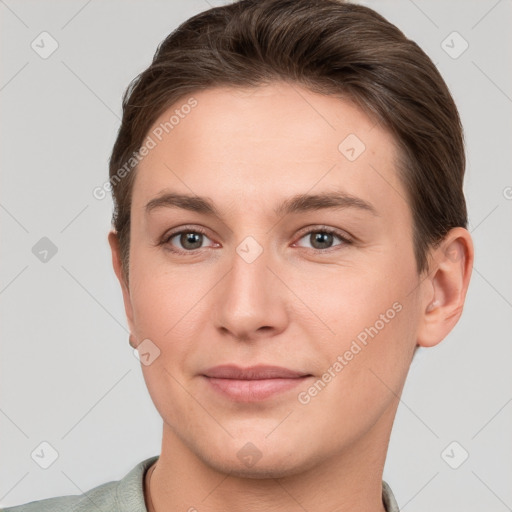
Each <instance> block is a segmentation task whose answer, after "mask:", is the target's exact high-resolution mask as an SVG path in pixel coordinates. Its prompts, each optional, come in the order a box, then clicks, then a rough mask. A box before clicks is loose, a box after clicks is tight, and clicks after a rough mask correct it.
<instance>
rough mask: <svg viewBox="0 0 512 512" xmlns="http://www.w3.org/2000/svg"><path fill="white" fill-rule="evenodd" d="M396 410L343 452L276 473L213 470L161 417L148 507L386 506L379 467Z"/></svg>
mask: <svg viewBox="0 0 512 512" xmlns="http://www.w3.org/2000/svg"><path fill="white" fill-rule="evenodd" d="M394 414H395V410H394V408H393V410H390V411H388V412H387V413H386V414H384V415H383V416H382V417H381V418H380V419H379V422H377V423H376V424H375V425H374V427H373V428H372V429H371V430H370V431H369V432H368V433H367V434H366V435H365V436H363V437H361V438H360V439H358V440H357V441H356V442H354V443H352V444H351V445H350V447H349V448H348V449H345V450H343V451H342V452H341V453H336V454H334V455H333V456H332V457H330V458H329V459H327V460H325V459H323V460H322V461H321V462H320V463H317V464H313V465H312V466H311V467H309V468H308V469H306V470H304V471H301V472H298V473H295V474H290V475H285V476H282V477H279V478H273V477H269V478H243V477H239V476H234V475H229V474H226V473H221V472H219V471H216V470H215V469H214V468H212V467H211V466H209V465H208V464H207V462H206V461H203V460H201V459H200V458H199V457H197V456H196V455H195V454H194V453H193V452H192V451H191V450H189V449H188V447H187V446H186V445H185V444H184V443H183V442H182V441H181V439H179V438H178V437H177V436H176V435H175V434H174V432H173V431H172V430H171V429H170V428H169V427H168V426H167V425H166V424H165V423H164V429H163V438H162V452H161V455H160V458H159V459H158V461H157V463H156V465H155V466H154V471H153V472H152V474H151V475H150V474H149V473H150V472H149V471H148V474H147V476H148V477H149V476H150V477H151V485H150V486H149V489H150V499H148V502H149V503H148V512H174V511H176V512H177V511H190V512H194V511H198V510H200V511H201V512H221V511H222V512H224V511H226V510H247V511H250V512H260V511H261V512H263V511H265V512H283V511H292V510H298V509H302V510H315V512H327V511H334V510H335V511H336V512H348V511H353V510H358V512H385V508H384V505H383V503H382V472H383V468H384V461H385V458H386V452H387V446H388V443H389V436H390V432H391V426H392V422H393V418H394ZM152 469H153V468H152ZM146 484H147V482H146Z"/></svg>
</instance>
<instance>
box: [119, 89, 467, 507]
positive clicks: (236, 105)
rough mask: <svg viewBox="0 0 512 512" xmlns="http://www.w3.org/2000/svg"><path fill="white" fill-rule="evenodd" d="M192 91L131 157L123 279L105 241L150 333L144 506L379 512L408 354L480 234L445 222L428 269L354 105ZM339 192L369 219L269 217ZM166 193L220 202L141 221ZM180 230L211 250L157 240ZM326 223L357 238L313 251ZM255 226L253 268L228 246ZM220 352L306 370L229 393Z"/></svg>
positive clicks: (446, 304) (435, 339)
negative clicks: (242, 396)
mask: <svg viewBox="0 0 512 512" xmlns="http://www.w3.org/2000/svg"><path fill="white" fill-rule="evenodd" d="M194 98H196V99H197V102H198V105H197V107H195V108H194V109H193V110H192V112H191V113H190V114H189V115H188V116H186V117H185V118H184V119H182V120H181V121H180V123H179V125H177V126H175V127H174V129H173V130H172V131H171V132H170V133H169V134H168V135H167V136H166V137H164V138H163V140H162V141H161V142H160V143H159V144H158V145H157V146H156V147H155V148H154V149H153V150H151V152H150V153H149V155H148V156H147V157H145V158H144V160H143V161H142V162H141V163H140V164H139V167H138V169H137V175H136V180H135V184H134V189H133V201H132V209H131V246H130V264H129V285H128V284H127V283H126V282H125V281H124V279H123V277H122V264H121V260H120V253H119V245H118V240H117V237H116V235H115V233H114V232H111V233H110V234H109V242H110V245H111V248H112V258H113V265H114V269H115V272H116V274H117V276H118V278H119V281H120V284H121V288H122V292H123V298H124V305H125V309H126V314H127V318H128V322H129V327H130V330H131V333H132V334H133V339H134V344H135V345H137V344H138V343H141V342H142V341H143V340H145V339H150V340H151V341H152V342H153V343H154V344H155V345H156V346H158V348H159V350H160V355H159V357H157V358H156V359H155V360H154V361H153V362H152V363H151V364H150V365H147V366H145V365H142V371H143V374H144V378H145V381H146V384H147V386H148V390H149V393H150V395H151V398H152V400H153V402H154V404H155V406H156V408H157V409H158V411H159V413H160V415H161V416H162V419H163V437H162V450H161V455H160V458H159V460H158V461H157V463H156V466H155V469H154V472H153V474H152V477H151V484H150V486H149V490H150V493H151V502H152V506H149V510H150V512H151V511H152V510H155V511H158V512H160V511H164V510H165V511H171V510H172V511H178V510H180V511H183V510H189V509H190V508H191V507H195V508H196V509H197V510H200V511H211V512H214V511H226V510H247V511H281V512H282V511H295V510H297V511H299V510H304V509H306V510H315V511H316V512H323V511H333V510H336V511H340V512H341V511H349V510H350V511H353V510H359V511H361V512H364V511H372V512H375V511H383V510H384V506H383V504H382V498H381V493H382V487H381V481H382V471H383V466H384V461H385V457H386V451H387V447H388V442H389V436H390V432H391V427H392V424H393V420H394V417H395V413H396V409H397V405H398V397H399V396H400V394H401V392H402V388H403V385H404V382H405V379H406V376H407V372H408V369H409V366H410V363H411V359H412V356H413V352H414V349H415V347H416V346H423V347H430V346H433V345H436V344H437V343H439V342H440V341H441V340H442V339H443V338H444V337H445V336H446V335H447V334H448V333H449V332H450V330H451V329H452V328H453V327H454V325H455V324H456V322H457V321H458V319H459V317H460V314H461V312H462V307H463V304H464V300H465V296H466V291H467V287H468V284H469V279H470V274H471V268H472V263H473V246H472V241H471V237H470V235H469V233H468V232H467V231H466V230H465V229H462V228H456V229H453V230H451V231H450V232H449V233H448V234H447V236H446V237H445V239H444V240H443V242H442V244H441V245H440V246H439V247H438V248H437V249H436V250H432V251H431V254H430V255H429V261H430V265H431V267H430V272H429V273H428V274H427V273H425V274H424V275H418V273H417V271H416V262H415V258H414V253H413V244H412V233H413V231H412V229H413V225H412V217H411V212H410V208H409V206H408V204H407V203H406V201H405V200H404V197H406V192H405V190H404V188H403V186H402V184H401V183H400V181H399V179H398V176H397V172H396V167H395V164H394V161H395V157H396V147H395V143H394V139H393V137H392V136H391V135H390V134H389V133H388V132H387V131H386V130H384V129H383V128H382V127H381V126H380V125H376V124H375V123H374V122H372V121H371V120H370V119H369V118H368V117H367V116H366V115H365V114H364V113H363V112H362V111H361V110H359V109H358V108H357V107H356V106H354V105H353V104H351V103H350V102H348V101H346V100H341V99H339V98H334V97H330V96H323V95H318V94H315V93H312V92H309V91H307V90H305V89H303V88H301V87H299V86H298V85H293V86H292V85H290V84H286V83H274V84H271V85H267V86H264V87H263V86H262V87H257V88H253V89H233V88H227V87H218V88H213V89H209V90H205V91H200V92H198V93H197V94H194ZM185 101H186V98H185V100H184V101H183V103H185ZM180 104H181V103H180ZM177 107H179V105H174V106H173V107H171V108H170V109H169V110H168V111H167V112H165V113H164V114H162V116H161V117H160V118H159V119H158V120H157V121H156V122H155V125H154V126H158V125H159V124H160V122H163V121H165V120H168V119H169V117H170V115H172V113H173V111H174V110H175V109H176V108H177ZM349 134H356V135H357V137H358V138H359V139H360V140H361V141H363V142H364V144H365V146H366V149H365V151H364V152H363V153H362V154H361V155H360V156H359V157H358V158H357V159H356V160H355V161H353V162H351V161H349V160H348V159H347V158H345V156H344V155H343V154H342V153H341V152H340V151H339V150H338V145H339V144H340V142H342V141H343V140H344V139H345V137H347V135H349ZM340 190H341V191H343V192H344V193H346V194H350V195H352V196H356V197H358V198H360V199H362V200H364V201H366V202H368V203H371V205H373V207H374V208H375V210H376V215H374V214H372V213H371V212H369V211H366V210H362V209H358V208H355V207H346V208H330V209H322V210H318V211H306V212H299V213H291V214H288V215H285V216H276V215H275V213H274V208H276V207H278V206H279V205H281V204H282V203H283V201H285V200H286V199H287V198H289V197H291V196H293V195H295V194H319V193H322V192H333V191H340ZM162 191H167V192H169V191H173V192H177V193H184V194H192V195H197V196H206V197H209V198H210V199H211V201H212V202H213V203H214V205H215V206H216V208H217V209H218V210H219V212H220V215H221V216H220V217H216V216H211V215H206V214H204V213H199V212H192V211H188V210H185V209H181V208H168V207H167V208H166V207H161V208H157V209H154V210H153V211H152V212H151V213H150V214H147V213H146V212H145V205H146V204H147V203H148V202H149V201H150V200H151V199H153V198H155V197H156V196H158V195H159V194H161V193H162ZM184 226H186V229H187V230H188V231H189V232H190V231H192V232H194V228H203V229H204V230H205V231H206V233H207V234H206V237H204V238H203V239H202V241H203V242H202V248H201V249H193V250H190V249H188V251H189V252H186V251H187V248H188V247H190V246H186V245H185V246H184V245H183V240H182V241H181V243H180V237H179V236H177V237H174V238H172V239H171V240H170V241H168V242H166V243H164V244H162V245H159V244H158V242H159V241H160V240H161V239H162V238H164V235H166V234H169V233H170V232H171V229H173V228H180V227H184ZM322 227H328V228H333V229H336V230H339V231H340V232H341V234H342V235H343V234H347V235H349V236H350V237H352V240H353V243H343V242H342V241H341V239H338V238H337V237H336V236H334V237H333V238H332V241H331V247H329V244H328V243H327V244H325V245H324V246H320V248H318V247H319V246H318V244H317V245H314V244H315V238H314V233H315V232H318V231H320V232H322ZM177 230H179V229H177ZM312 233H313V234H312ZM248 236H251V237H253V238H254V239H255V240H256V241H257V242H258V244H259V245H260V246H261V248H262V249H263V252H262V253H261V254H260V255H259V257H258V258H256V259H255V260H254V261H253V262H252V263H248V262H247V261H245V260H244V259H243V258H242V257H241V256H240V255H239V254H238V253H237V251H236V248H237V247H238V246H239V244H240V243H241V242H242V241H243V240H244V239H245V238H246V237H248ZM329 240H330V239H329ZM185 244H186V240H185ZM322 247H325V248H322ZM171 248H174V249H176V250H178V251H179V250H181V251H182V252H183V253H184V254H178V253H173V252H171V250H170V249H171ZM397 302H398V303H399V304H400V305H401V311H400V312H399V313H397V314H396V315H395V316H394V318H393V319H392V320H390V321H389V322H388V323H386V324H385V327H384V328H382V329H380V330H379V332H378V334H377V335H376V336H375V337H374V338H373V339H369V341H368V344H367V346H364V348H363V349H362V350H361V351H360V352H358V353H357V355H355V356H354V357H353V358H352V359H351V360H350V361H348V362H347V364H346V366H344V367H343V369H342V371H340V372H339V373H337V374H336V376H335V377H334V378H332V380H331V381H330V382H329V383H328V384H327V385H326V386H325V387H324V388H323V389H322V390H321V391H320V392H318V393H317V394H316V396H314V397H312V398H311V400H310V401H309V403H307V404H302V403H300V402H299V400H298V399H297V395H298V393H299V392H301V391H307V390H308V389H309V388H310V387H311V385H312V384H313V383H314V382H315V381H317V380H318V379H319V378H321V377H322V375H323V374H324V373H325V372H326V371H327V370H328V368H330V367H331V368H332V366H333V363H334V362H335V361H336V360H337V357H338V356H339V355H343V354H344V353H345V352H346V351H347V350H348V349H349V348H350V346H351V343H352V341H353V340H354V339H356V337H357V335H358V334H359V333H360V332H361V331H363V330H364V329H365V328H368V327H370V326H374V325H375V323H376V321H377V320H378V319H379V318H380V315H381V314H384V313H386V311H387V310H389V309H390V308H392V305H393V304H394V303H397ZM228 363H234V364H237V365H238V366H242V367H247V366H251V365H255V364H270V365H277V366H283V367H286V368H291V369H294V370H301V371H303V372H305V373H308V374H311V375H312V377H310V378H308V379H306V380H305V381H304V383H303V384H300V385H299V387H297V388H294V389H293V390H290V391H287V392H285V393H282V394H279V395H275V396H273V397H271V398H269V399H267V400H265V401H261V402H252V403H241V402H234V401H232V400H229V399H227V398H225V397H224V396H222V395H220V394H219V393H218V392H216V391H215V390H213V389H212V387H211V386H209V385H208V382H207V381H206V380H205V379H204V378H203V377H201V376H200V374H201V372H203V371H204V370H205V369H206V368H209V367H212V366H215V365H219V364H228ZM248 442H251V443H252V444H253V445H254V446H255V447H256V449H257V450H258V453H260V454H261V458H260V459H259V460H258V462H257V463H256V464H254V465H253V466H251V467H248V465H246V463H244V462H243V460H241V459H240V458H239V457H237V453H238V452H239V450H240V449H241V448H242V447H244V445H246V443H248ZM146 483H147V482H146ZM146 487H148V486H146ZM147 491H148V489H146V493H147Z"/></svg>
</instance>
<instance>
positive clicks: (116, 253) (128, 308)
mask: <svg viewBox="0 0 512 512" xmlns="http://www.w3.org/2000/svg"><path fill="white" fill-rule="evenodd" d="M108 243H109V245H110V250H111V251H112V266H113V267H114V272H115V273H116V276H117V279H118V280H119V284H120V285H121V291H122V292H123V302H124V310H125V312H126V318H127V320H128V327H129V328H130V333H132V334H133V333H135V330H134V329H135V325H134V321H133V308H132V301H131V297H130V289H129V287H128V283H127V282H126V280H125V277H124V274H123V265H122V260H121V249H120V245H119V237H118V236H117V233H116V232H115V231H110V233H109V234H108Z"/></svg>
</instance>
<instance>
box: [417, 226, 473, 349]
mask: <svg viewBox="0 0 512 512" xmlns="http://www.w3.org/2000/svg"><path fill="white" fill-rule="evenodd" d="M430 256H431V258H430V265H429V273H428V275H427V277H426V278H425V279H424V282H423V283H422V288H423V290H424V293H423V294H422V296H423V299H422V300H423V303H422V313H421V315H422V316H421V319H420V324H419V329H418V337H417V344H418V345H419V346H421V347H432V346H434V345H437V344H438V343H439V342H441V341H442V340H443V339H444V338H445V337H446V336H447V335H448V333H449V332H450V331H451V330H452V329H453V328H454V326H455V324H456V323H457V322H458V321H459V318H460V315H461V314H462V309H463V307H464V301H465V299H466V292H467V290H468V286H469V280H470V278H471V271H472V269H473V259H474V249H473V241H472V239H471V235H470V234H469V232H468V231H467V230H466V229H464V228H454V229H452V230H450V231H449V232H448V233H447V234H446V236H445V237H444V239H443V241H442V242H441V244H440V245H439V246H438V247H437V248H436V249H435V250H433V252H432V253H431V255H430Z"/></svg>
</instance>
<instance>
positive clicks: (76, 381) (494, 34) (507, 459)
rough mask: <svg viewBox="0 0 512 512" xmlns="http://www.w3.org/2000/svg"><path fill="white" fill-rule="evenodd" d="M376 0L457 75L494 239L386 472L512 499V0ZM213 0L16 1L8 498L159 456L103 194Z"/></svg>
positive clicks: (1, 423) (1, 416)
mask: <svg viewBox="0 0 512 512" xmlns="http://www.w3.org/2000/svg"><path fill="white" fill-rule="evenodd" d="M220 3H222V2H216V3H215V5H220ZM364 3H365V4H366V5H369V6H370V7H373V8H375V9H376V10H378V11H379V12H381V13H382V14H384V15H385V16H386V17H387V18H388V19H389V20H390V21H392V22H394V23H395V24H397V25H398V26H399V27H400V28H401V29H402V30H403V31H404V32H405V33H406V34H407V35H408V36H409V37H411V38H412V39H414V40H416V41H417V42H418V43H419V44H420V46H422V47H423V48H424V50H425V51H426V52H427V53H428V54H429V55H430V56H431V58H432V59H433V61H434V62H435V63H436V65H437V66H438V67H439V69H440V71H441V73H442V75H443V76H444V77H445V80H446V81H447V83H448V85H449V87H450V88H451V90H452V93H453V95H454V97H455V100H456V102H457V104H458V106H459V109H460V112H461V115H462V120H463V123H464V126H465V133H466V142H467V156H468V167H467V177H466V186H465V191H466V196H467V199H468V206H469V212H470V230H471V232H472V235H473V237H474V242H475V247H476V260H475V267H474V271H473V277H472V282H471V285H470V289H469V294H468V298H467V303H466V307H465V310H464V313H463V316H462V319H461V321H460V322H459V324H458V325H457V326H456V328H455V329H454V331H453V332H452V333H451V334H450V336H449V337H448V338H447V339H446V340H445V341H444V342H443V343H441V344H440V345H439V346H437V347H436V348H432V349H428V350H423V351H421V352H420V353H419V354H418V357H417V359H416V360H415V361H414V363H413V366H412V368H411V371H410V375H409V379H408V382H407V384H406V387H405V390H404V393H403V396H402V403H401V405H400V408H399V411H398V415H397V418H396V422H395V427H394V430H393V434H392V438H391V443H390V447H389V455H388V460H387V463H386V467H385V473H384V478H385V480H387V481H388V483H389V484H390V485H391V487H392V489H393V491H394V493H395V496H396V498H397V501H398V503H399V505H400V507H401V510H406V511H409V510H410V511H412V510H414V511H417V512H422V511H425V512H427V511H428V512H431V511H432V510H436V512H441V511H450V512H453V511H462V510H464V511H465V512H472V511H481V510H486V511H496V512H500V511H505V510H512V486H511V485H510V483H511V481H512V462H511V454H512V436H511V435H510V432H512V385H511V383H512V372H511V371H510V367H511V364H510V362H511V355H512V344H511V335H510V332H511V327H512V325H511V324H512V322H511V318H512V315H511V308H512V292H511V290H512V286H511V281H512V279H511V277H512V266H511V264H510V262H511V255H512V243H511V209H512V200H511V199H510V198H511V197H512V188H511V187H512V175H511V173H510V145H511V135H512V129H511V128H512V126H511V125H512V123H511V115H510V114H511V110H512V99H511V98H512V80H511V78H512V77H511V75H512V73H511V68H510V62H512V55H511V53H512V44H511V43H512V41H511V39H512V38H511V32H510V26H511V14H512V5H511V2H510V0H501V1H496V0H485V1H462V0H459V1H453V0H451V1H449V2H428V1H425V0H415V1H414V2H413V1H412V0H399V1H398V0H397V1H384V0H379V1H377V0H374V1H366V2H364ZM209 5H214V4H213V3H210V2H206V1H205V0H193V1H191V0H187V1H186V2H185V1H180V2H179V1H169V0H167V1H163V0H162V1H156V0H152V1H137V2H135V1H126V0H123V1H121V0H115V1H114V0H102V1H99V0H92V1H91V0H89V1H86V0H80V1H75V0H72V1H66V2H63V1H61V2H56V1H44V2H42V1H35V0H33V1H19V0H18V1H15V0H1V1H0V15H1V32H0V35H1V42H2V45H1V69H0V72H1V77H0V88H1V89H0V91H1V92H0V100H1V119H2V123H1V128H0V129H1V140H2V151H1V165H2V183H1V191H0V221H1V227H2V232H1V240H2V244H1V258H2V266H1V275H0V307H1V317H2V323H1V326H2V331H1V358H0V379H1V402H0V428H1V438H0V442H1V446H0V449H1V465H0V505H1V506H9V505H15V504H18V503H24V502H28V501H31V500H36V499H42V498H46V497H51V496H56V495H64V494H80V493H81V492H83V491H86V490H88V489H90V488H92V487H94V486H97V485H99V484H101V483H104V482H106V481H109V480H112V479H119V478H121V477H122V476H124V475H125V474H126V473H127V472H128V471H129V470H130V469H131V468H132V467H133V466H134V465H135V464H136V463H138V462H139V461H141V460H142V459H144V458H146V457H149V456H152V455H155V454H158V453H159V450H160V439H161V419H160V417H159V415H158V413H157V412H156V410H155V408H154V406H153V404H152V402H151V399H150V397H149V395H148V393H147V390H146V387H145V383H144V380H143V378H142V374H141V370H140V363H139V362H138V361H137V359H136V358H135V357H134V355H133V353H132V350H131V348H130V346H129V345H128V331H127V328H126V322H125V316H124V310H123V306H122V299H121V293H120V289H119V286H118V283H117V281H116V279H115V276H114V273H113V271H112V267H111V259H110V252H109V248H108V244H107V238H106V236H107V233H108V230H109V227H110V215H111V208H112V206H111V200H110V198H109V197H107V198H106V199H104V200H101V201H100V200H97V199H95V198H94V197H93V195H92V190H93V188H94V187H96V186H99V185H102V184H103V183H104V182H105V180H106V179H107V161H108V157H109V153H110V151H111V148H112V144H113V142H114V137H115V134H116V131H117V128H118V126H119V116H120V100H121V95H122V93H123V91H124V89H125V88H126V86H127V85H128V83H129V81H130V80H131V79H132V78H133V77H134V76H135V75H136V74H138V73H139V72H140V71H142V70H143V69H144V68H145V67H146V66H147V65H148V64H149V63H150V60H151V58H152V56H153V53H154V51H155V49H156V47H157V45H158V43H159V42H160V41H161V40H162V39H163V38H164V37H165V36H166V35H167V34H168V33H169V32H170V31H171V30H172V29H173V28H175V27H176V26H177V25H178V24H179V23H180V22H182V21H183V20H185V19H186V18H188V17H189V16H191V15H193V14H195V13H197V12H199V11H202V10H204V9H207V8H208V7H209ZM43 31H47V32H49V33H50V34H51V36H52V37H53V38H54V39H55V40H56V41H57V42H58V45H59V47H58V49H57V50H56V51H55V53H53V54H52V55H51V56H50V57H48V58H47V59H43V58H41V57H40V56H39V55H38V53H36V52H35V51H34V50H33V49H32V48H31V42H32V41H33V40H34V39H36V42H37V41H38V40H40V39H37V37H38V36H39V34H40V33H41V32H43ZM454 31H456V32H458V33H459V34H460V36H461V37H462V38H463V39H461V38H460V37H459V36H457V35H453V34H452V32H454ZM450 34H452V35H451V36H450ZM448 36H450V37H448ZM447 37H448V39H447ZM464 40H465V41H467V43H468V44H469V47H468V49H467V50H466V51H465V52H464V53H462V54H461V55H460V56H458V58H453V55H455V54H456V53H458V52H459V51H460V50H461V49H463V45H464ZM443 41H445V43H443ZM39 44H40V45H41V43H39ZM45 47H46V48H48V47H49V46H48V42H47V43H45ZM445 50H448V51H449V52H451V53H452V56H450V55H449V54H448V53H447V52H446V51H445ZM42 237H48V238H49V239H50V240H51V241H52V242H53V243H54V244H55V246H56V247H57V249H58V252H57V253H56V254H55V255H54V256H53V257H51V258H49V261H47V262H46V263H43V262H41V261H40V260H39V259H38V258H36V256H35V255H34V254H33V252H32V247H33V246H34V245H35V244H36V243H37V242H38V241H39V240H40V239H41V238H42ZM43 441H46V442H48V443H50V444H51V445H52V446H53V447H54V448H55V449H56V450H57V452H58V454H59V457H58V459H57V460H56V461H55V463H54V464H53V465H51V466H50V467H49V468H48V469H46V470H44V469H42V468H41V467H39V466H38V465H37V464H36V463H35V462H34V461H33V460H32V458H31V453H32V452H33V451H34V450H35V449H36V448H37V447H38V446H39V445H40V443H41V442H43ZM452 441H456V442H457V443H459V444H458V445H456V446H455V447H454V448H453V447H452V448H453V451H452V450H451V448H450V449H449V450H448V455H449V457H448V458H447V457H446V455H445V458H444V459H443V457H442V456H441V454H442V452H443V450H444V449H445V448H446V447H447V446H448V445H449V444H450V443H451V442H452ZM463 450H465V451H467V452H468V453H469V458H468V459H467V460H466V461H465V462H464V463H463V464H462V465H461V466H460V467H459V468H458V469H452V468H451V467H450V466H449V465H448V464H447V462H446V460H448V459H449V460H450V462H451V463H452V464H454V462H453V461H455V462H456V461H457V460H458V459H459V458H460V457H461V456H462V455H463V454H464V452H463Z"/></svg>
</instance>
